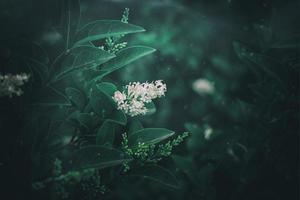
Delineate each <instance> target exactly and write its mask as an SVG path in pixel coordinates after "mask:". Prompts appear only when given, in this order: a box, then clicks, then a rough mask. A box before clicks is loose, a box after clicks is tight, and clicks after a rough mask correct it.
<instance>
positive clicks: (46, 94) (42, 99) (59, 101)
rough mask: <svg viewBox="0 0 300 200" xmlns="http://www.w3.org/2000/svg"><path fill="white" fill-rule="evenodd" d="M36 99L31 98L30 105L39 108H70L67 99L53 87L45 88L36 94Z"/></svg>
mask: <svg viewBox="0 0 300 200" xmlns="http://www.w3.org/2000/svg"><path fill="white" fill-rule="evenodd" d="M37 93H38V94H39V95H37V96H38V97H37V98H33V102H34V103H32V105H41V106H70V105H71V102H70V101H69V100H68V98H67V97H66V96H65V95H64V94H63V93H61V92H59V91H58V90H56V89H55V88H53V87H50V86H46V87H44V88H42V89H40V90H39V91H38V92H37Z"/></svg>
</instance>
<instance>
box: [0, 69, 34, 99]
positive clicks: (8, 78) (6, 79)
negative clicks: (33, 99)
mask: <svg viewBox="0 0 300 200" xmlns="http://www.w3.org/2000/svg"><path fill="white" fill-rule="evenodd" d="M28 79H29V75H27V74H25V73H23V74H17V75H11V74H6V75H2V74H0V97H3V96H9V97H12V96H13V95H14V94H15V95H17V96H20V95H22V94H23V91H22V90H21V89H20V88H19V87H20V86H22V85H23V84H24V83H25V82H27V81H28Z"/></svg>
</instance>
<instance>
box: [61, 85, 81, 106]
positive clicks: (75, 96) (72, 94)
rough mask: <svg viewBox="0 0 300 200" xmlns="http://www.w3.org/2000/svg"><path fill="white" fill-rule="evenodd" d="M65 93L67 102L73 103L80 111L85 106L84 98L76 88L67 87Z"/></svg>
mask: <svg viewBox="0 0 300 200" xmlns="http://www.w3.org/2000/svg"><path fill="white" fill-rule="evenodd" d="M65 93H66V95H67V97H68V98H69V100H70V101H71V102H73V103H74V105H75V106H76V107H77V108H78V109H80V110H82V109H83V108H84V106H85V96H84V94H83V93H82V92H80V91H79V90H77V89H76V88H72V87H68V88H66V89H65Z"/></svg>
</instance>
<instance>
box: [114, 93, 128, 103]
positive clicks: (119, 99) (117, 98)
mask: <svg viewBox="0 0 300 200" xmlns="http://www.w3.org/2000/svg"><path fill="white" fill-rule="evenodd" d="M113 99H114V100H115V101H116V102H118V103H121V102H123V101H125V100H126V95H125V94H124V93H121V92H120V91H116V92H115V94H114V97H113Z"/></svg>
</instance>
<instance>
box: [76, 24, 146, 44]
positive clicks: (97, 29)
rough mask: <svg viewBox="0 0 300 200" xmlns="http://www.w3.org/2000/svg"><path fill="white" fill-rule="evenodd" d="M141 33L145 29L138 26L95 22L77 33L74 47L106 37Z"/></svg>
mask: <svg viewBox="0 0 300 200" xmlns="http://www.w3.org/2000/svg"><path fill="white" fill-rule="evenodd" d="M143 31H145V29H143V28H142V27H140V26H136V25H133V24H128V23H123V22H121V21H119V20H96V21H93V22H90V23H88V24H87V25H85V26H83V27H82V28H81V29H79V30H78V31H77V33H76V40H77V42H76V44H75V45H74V46H78V45H80V44H85V43H87V42H90V41H95V40H100V39H103V38H107V37H112V36H118V35H126V34H129V33H138V32H143Z"/></svg>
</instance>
